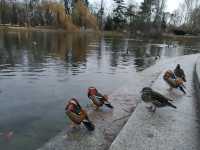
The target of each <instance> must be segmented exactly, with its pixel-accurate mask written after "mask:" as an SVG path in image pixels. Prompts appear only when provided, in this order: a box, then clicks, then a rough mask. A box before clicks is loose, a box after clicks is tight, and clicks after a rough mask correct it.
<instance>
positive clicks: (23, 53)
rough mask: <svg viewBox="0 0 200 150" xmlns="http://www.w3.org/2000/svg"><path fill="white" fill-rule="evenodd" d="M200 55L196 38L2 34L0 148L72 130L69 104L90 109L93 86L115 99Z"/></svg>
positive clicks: (28, 147) (27, 149) (9, 149)
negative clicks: (175, 62)
mask: <svg viewBox="0 0 200 150" xmlns="http://www.w3.org/2000/svg"><path fill="white" fill-rule="evenodd" d="M198 52H200V43H199V39H197V38H194V39H186V40H185V39H184V40H183V39H180V40H174V39H169V38H168V39H158V40H155V39H140V38H135V39H134V38H127V37H123V36H114V37H113V36H106V35H105V36H100V35H97V34H94V33H76V34H75V33H74V34H72V33H67V34H66V33H55V32H49V33H47V32H14V31H9V32H7V31H0V103H1V105H0V114H1V117H0V147H1V149H4V150H16V149H17V150H34V149H36V148H39V147H40V146H42V145H43V144H44V143H45V142H47V141H48V140H49V139H50V138H51V137H53V136H55V135H56V134H57V133H59V132H60V131H61V130H62V129H63V128H64V127H65V126H67V125H68V118H67V117H66V116H65V114H64V107H65V104H66V102H67V100H68V99H70V98H72V97H75V98H77V99H78V100H79V101H80V103H81V104H82V105H83V106H86V105H87V104H88V102H89V100H88V98H87V88H88V87H89V86H96V87H97V88H98V89H100V91H102V92H104V93H107V94H111V93H112V92H113V91H115V90H117V89H118V88H120V87H121V86H124V85H126V84H127V83H128V82H129V81H130V80H136V79H134V75H136V74H137V72H139V71H142V70H144V69H145V68H147V67H149V66H151V65H153V64H155V63H156V62H157V61H159V60H160V59H166V58H169V57H175V56H181V55H186V54H193V53H198ZM9 132H12V133H13V135H12V138H11V139H8V138H5V135H6V134H7V133H9Z"/></svg>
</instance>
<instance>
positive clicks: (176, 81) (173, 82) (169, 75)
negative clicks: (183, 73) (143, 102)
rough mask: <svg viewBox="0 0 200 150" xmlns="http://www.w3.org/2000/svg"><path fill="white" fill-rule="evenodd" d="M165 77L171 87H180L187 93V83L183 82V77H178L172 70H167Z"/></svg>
mask: <svg viewBox="0 0 200 150" xmlns="http://www.w3.org/2000/svg"><path fill="white" fill-rule="evenodd" d="M163 79H164V80H165V81H166V82H167V83H168V85H169V86H170V88H178V89H180V90H181V91H182V92H183V93H184V94H186V92H185V90H184V88H185V85H184V84H183V80H182V79H181V78H177V77H176V76H175V75H174V73H173V72H172V71H171V70H168V71H166V72H165V74H164V76H163Z"/></svg>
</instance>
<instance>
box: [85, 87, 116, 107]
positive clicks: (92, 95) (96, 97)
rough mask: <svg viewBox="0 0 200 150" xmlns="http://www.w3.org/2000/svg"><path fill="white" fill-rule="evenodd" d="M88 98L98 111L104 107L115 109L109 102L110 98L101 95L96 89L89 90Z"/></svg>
mask: <svg viewBox="0 0 200 150" xmlns="http://www.w3.org/2000/svg"><path fill="white" fill-rule="evenodd" d="M88 98H89V99H90V100H91V101H92V102H93V104H94V105H95V106H96V108H97V109H98V108H99V107H102V106H103V105H106V106H107V107H109V108H113V106H112V105H111V103H110V102H109V101H108V96H106V95H102V94H101V93H99V92H98V91H97V89H96V88H95V87H90V88H88Z"/></svg>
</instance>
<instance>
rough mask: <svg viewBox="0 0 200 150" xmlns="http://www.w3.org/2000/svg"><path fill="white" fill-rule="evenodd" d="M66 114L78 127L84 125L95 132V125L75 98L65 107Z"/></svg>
mask: <svg viewBox="0 0 200 150" xmlns="http://www.w3.org/2000/svg"><path fill="white" fill-rule="evenodd" d="M65 114H66V115H67V116H68V117H69V119H70V120H71V121H72V123H73V124H74V125H75V126H77V125H81V123H83V125H84V126H85V127H86V128H87V129H88V130H89V131H93V130H94V129H95V125H94V124H93V123H92V121H90V119H89V117H88V115H87V112H86V111H85V110H84V109H83V108H82V107H81V105H80V104H79V102H78V100H77V99H75V98H72V99H70V100H69V101H68V102H67V104H66V107H65Z"/></svg>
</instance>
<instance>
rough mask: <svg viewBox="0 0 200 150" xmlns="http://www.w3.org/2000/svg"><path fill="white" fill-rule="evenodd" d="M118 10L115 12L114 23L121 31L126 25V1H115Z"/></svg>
mask: <svg viewBox="0 0 200 150" xmlns="http://www.w3.org/2000/svg"><path fill="white" fill-rule="evenodd" d="M114 2H115V4H116V8H115V9H114V10H113V22H114V28H115V29H119V28H123V27H124V25H125V23H126V18H125V11H126V7H125V4H124V0H114Z"/></svg>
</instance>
